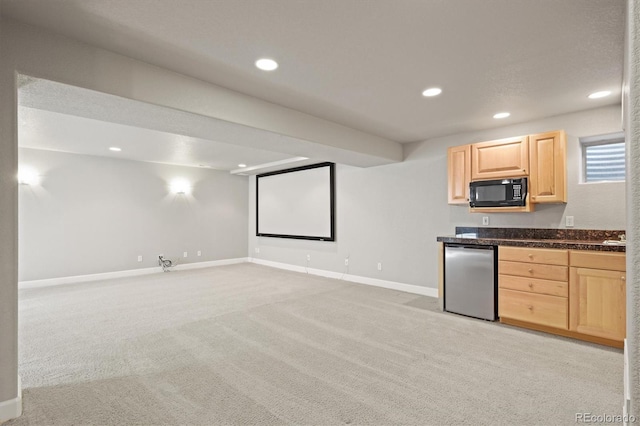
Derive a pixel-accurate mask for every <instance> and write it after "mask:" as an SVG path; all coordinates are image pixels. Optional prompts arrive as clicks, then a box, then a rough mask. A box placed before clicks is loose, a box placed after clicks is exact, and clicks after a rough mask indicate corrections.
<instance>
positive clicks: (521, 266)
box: [498, 260, 569, 281]
mask: <svg viewBox="0 0 640 426" xmlns="http://www.w3.org/2000/svg"><path fill="white" fill-rule="evenodd" d="M498 273H499V274H500V275H516V276H519V277H528V278H538V279H542V280H554V281H568V280H569V268H568V267H567V266H558V265H540V264H537V263H524V262H509V261H506V260H501V261H500V262H498Z"/></svg>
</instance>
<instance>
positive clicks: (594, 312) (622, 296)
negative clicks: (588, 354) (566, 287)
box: [569, 267, 627, 341]
mask: <svg viewBox="0 0 640 426" xmlns="http://www.w3.org/2000/svg"><path fill="white" fill-rule="evenodd" d="M570 283H571V284H570V286H571V289H570V295H569V298H570V300H571V306H570V310H571V315H570V317H569V329H570V330H572V331H576V332H578V333H582V334H587V335H590V336H597V337H603V338H605V339H612V340H619V341H622V340H624V338H625V335H626V321H627V316H626V312H625V311H626V309H625V303H626V288H625V287H626V283H625V272H621V271H607V270H602V269H588V268H575V267H574V268H571V278H570Z"/></svg>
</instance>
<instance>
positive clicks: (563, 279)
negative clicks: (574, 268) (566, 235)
mask: <svg viewBox="0 0 640 426" xmlns="http://www.w3.org/2000/svg"><path fill="white" fill-rule="evenodd" d="M568 258H569V256H568V251H567V250H551V249H530V248H525V247H500V248H499V249H498V272H499V275H498V316H499V317H500V321H502V322H506V323H509V322H510V320H515V321H521V322H524V323H530V324H537V325H540V326H544V327H551V328H557V329H564V330H567V329H568V328H569V327H568V318H569V302H568V299H567V296H568V278H569V272H568V270H569V268H568ZM516 325H517V323H516Z"/></svg>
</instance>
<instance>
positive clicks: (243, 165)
mask: <svg viewBox="0 0 640 426" xmlns="http://www.w3.org/2000/svg"><path fill="white" fill-rule="evenodd" d="M238 167H247V165H246V164H244V163H240V164H238Z"/></svg>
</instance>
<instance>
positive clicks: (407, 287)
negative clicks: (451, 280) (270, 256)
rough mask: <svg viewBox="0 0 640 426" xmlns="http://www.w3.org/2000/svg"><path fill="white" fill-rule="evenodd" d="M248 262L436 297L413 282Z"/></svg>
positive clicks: (267, 261) (260, 261)
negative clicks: (405, 282) (406, 282)
mask: <svg viewBox="0 0 640 426" xmlns="http://www.w3.org/2000/svg"><path fill="white" fill-rule="evenodd" d="M248 260H249V262H251V263H255V264H257V265H263V266H270V267H272V268H278V269H285V270H287V271H293V272H302V273H308V274H311V275H318V276H321V277H327V278H334V279H337V280H343V281H349V282H354V283H358V284H366V285H371V286H374V287H383V288H388V289H391V290H399V291H404V292H406V293H412V294H419V295H421V296H429V297H434V298H437V297H438V289H437V288H429V287H422V286H419V285H413V284H404V283H399V282H396V281H387V280H379V279H377V278H369V277H363V276H360V275H351V274H343V273H340V272H333V271H327V270H325V269H315V268H305V267H304V266H297V265H291V264H288V263H281V262H273V261H271V260H264V259H256V258H249V259H248Z"/></svg>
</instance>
